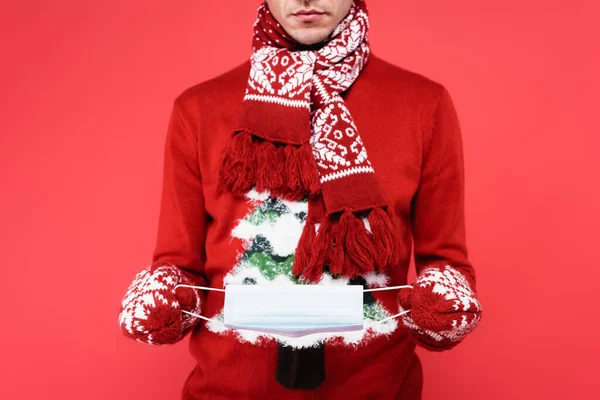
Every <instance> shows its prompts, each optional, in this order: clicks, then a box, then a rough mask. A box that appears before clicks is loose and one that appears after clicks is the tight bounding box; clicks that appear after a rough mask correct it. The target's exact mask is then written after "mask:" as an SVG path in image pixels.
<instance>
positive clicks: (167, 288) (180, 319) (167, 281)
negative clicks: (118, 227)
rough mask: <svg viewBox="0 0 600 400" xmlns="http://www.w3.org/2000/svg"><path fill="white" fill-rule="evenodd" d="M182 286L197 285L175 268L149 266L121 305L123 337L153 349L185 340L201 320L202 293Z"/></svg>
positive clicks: (131, 287)
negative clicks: (148, 345)
mask: <svg viewBox="0 0 600 400" xmlns="http://www.w3.org/2000/svg"><path fill="white" fill-rule="evenodd" d="M178 284H185V285H194V282H192V280H191V279H190V278H188V277H187V276H185V275H184V274H183V272H182V271H181V270H180V269H179V268H178V267H177V266H175V265H173V264H166V265H160V266H152V265H151V266H149V267H147V268H146V269H144V270H143V271H141V272H140V273H138V274H137V275H136V276H135V279H134V280H133V282H132V283H131V285H130V286H129V288H128V290H127V294H126V295H125V297H124V298H123V301H122V303H121V312H120V314H119V324H120V326H121V330H122V331H123V333H124V334H125V335H126V336H128V337H131V338H133V339H135V340H137V341H139V342H143V343H148V344H152V345H164V344H172V343H175V342H177V341H178V340H180V339H181V338H183V336H185V334H186V333H187V331H188V330H189V329H190V328H192V327H193V326H195V325H196V323H197V322H198V321H199V318H197V317H194V316H191V315H189V314H184V313H182V312H181V310H185V311H188V312H193V313H195V314H200V303H201V300H200V291H198V290H197V289H191V288H186V287H180V288H177V290H175V286H176V285H178Z"/></svg>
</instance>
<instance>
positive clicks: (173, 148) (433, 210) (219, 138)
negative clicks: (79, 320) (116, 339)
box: [152, 55, 474, 400]
mask: <svg viewBox="0 0 600 400" xmlns="http://www.w3.org/2000/svg"><path fill="white" fill-rule="evenodd" d="M249 70H250V62H249V61H247V62H245V63H243V64H241V65H239V66H237V67H235V68H234V69H232V70H230V71H228V72H226V73H224V74H222V75H220V76H218V77H216V78H213V79H210V80H208V81H205V82H202V83H200V84H197V85H195V86H193V87H191V88H189V89H187V90H185V91H184V92H183V93H182V94H181V95H179V96H178V97H177V99H176V100H175V102H174V107H173V112H172V116H171V120H170V124H169V128H168V132H167V136H166V145H165V153H164V156H165V159H164V179H163V186H162V198H161V205H160V219H159V226H158V237H157V242H156V248H155V251H154V254H153V260H152V261H153V263H163V262H171V263H174V264H176V265H178V266H179V267H181V268H182V269H183V270H184V271H187V272H189V273H190V276H193V277H194V279H195V280H196V282H197V284H198V285H202V286H212V287H216V288H223V285H224V284H225V283H248V282H250V283H258V284H279V283H283V282H286V279H287V278H286V276H287V274H288V271H287V270H286V268H288V267H289V262H288V261H289V258H286V256H288V255H291V256H293V252H294V248H295V244H296V241H297V239H298V238H299V234H300V232H299V229H300V230H301V227H302V218H303V216H304V215H305V214H303V213H305V211H306V203H301V202H298V203H289V202H287V203H286V202H278V201H277V199H270V200H267V199H266V198H265V197H264V196H260V195H258V194H256V193H254V194H255V196H254V198H251V199H250V198H247V199H244V198H240V197H235V196H234V195H232V194H231V193H229V192H226V191H224V192H219V191H218V190H217V183H218V166H219V157H220V155H221V152H222V150H223V148H224V147H225V145H226V143H227V141H228V140H229V138H230V136H231V133H232V130H233V128H234V122H235V118H236V116H237V115H238V114H239V113H240V111H241V106H242V98H243V96H244V91H245V88H246V83H247V78H248V73H249ZM343 97H344V99H345V102H346V105H347V107H348V109H349V110H350V112H351V113H352V116H353V118H354V121H355V123H356V125H357V127H358V129H359V131H360V134H361V137H362V139H363V141H364V142H365V147H366V148H367V150H368V152H369V159H370V161H371V163H372V165H373V168H374V169H375V176H376V178H377V179H378V181H379V184H380V185H379V186H380V187H381V190H382V191H383V195H384V196H385V198H386V199H387V201H388V204H389V207H390V210H391V214H392V217H393V222H394V224H395V226H396V229H397V235H398V236H397V237H398V238H399V240H400V241H401V243H400V245H401V246H400V247H401V250H402V261H401V263H400V265H398V266H397V268H395V269H393V270H391V271H389V272H388V275H389V276H387V277H386V276H370V277H365V280H366V282H367V284H369V285H370V286H395V285H402V284H406V282H407V271H408V268H409V264H410V257H411V245H412V244H413V243H414V252H415V254H414V257H415V264H416V267H417V271H420V270H421V269H422V268H423V267H424V266H426V265H430V264H432V263H439V264H451V265H452V266H454V267H455V268H457V269H459V270H460V271H461V272H462V273H463V274H465V275H466V276H467V277H469V278H470V279H471V280H472V281H474V273H473V269H472V267H471V264H470V262H469V261H468V259H467V248H466V243H465V222H464V169H463V154H462V141H461V132H460V127H459V122H458V119H457V115H456V112H455V109H454V106H453V103H452V100H451V98H450V96H449V94H448V91H447V90H446V89H445V87H444V86H442V85H441V84H439V83H437V82H435V81H432V80H431V79H428V78H426V77H424V76H422V75H419V74H417V73H414V72H410V71H408V70H405V69H402V68H400V67H397V66H394V65H392V64H390V63H388V62H386V61H384V60H382V59H381V58H378V57H377V56H375V55H371V57H370V59H369V61H368V63H367V65H366V66H365V68H364V70H363V72H362V73H361V75H360V77H359V78H358V79H357V80H356V82H355V83H354V85H353V86H352V87H351V88H350V89H349V90H348V91H347V92H346V93H344V94H343ZM357 190H360V188H357ZM326 283H327V282H326ZM372 293H373V297H372V298H371V300H370V302H369V305H365V320H377V319H382V318H384V317H385V316H389V315H393V314H395V313H397V312H398V305H397V300H396V296H397V292H396V291H394V290H391V291H378V292H372ZM223 300H224V295H223V293H221V292H215V291H210V292H204V294H203V303H202V312H203V314H204V315H205V316H207V317H209V318H219V317H220V314H221V313H222V309H223ZM317 339H319V340H324V343H325V344H324V345H325V374H326V379H325V381H324V382H323V383H322V384H321V385H320V386H319V387H318V388H317V389H315V390H310V391H303V390H291V389H285V388H283V387H282V386H281V385H279V384H278V383H277V381H276V380H275V378H274V376H275V368H276V361H277V348H278V345H277V341H276V340H275V339H273V337H270V336H259V335H258V334H256V333H255V334H252V333H248V332H246V333H240V332H236V331H233V330H230V329H225V328H224V327H223V326H222V325H221V324H219V323H218V322H216V323H206V322H201V323H200V324H199V325H198V326H196V328H195V329H194V330H193V331H192V333H191V335H190V351H191V353H192V354H193V356H194V357H195V359H196V360H197V366H196V368H195V369H194V370H193V371H192V372H191V373H190V375H189V377H188V378H187V380H186V382H185V387H184V390H183V398H184V399H204V398H210V399H227V400H236V399H263V400H264V399H313V398H324V399H347V400H349V399H419V398H420V393H421V385H422V373H421V367H420V363H419V359H418V358H417V356H416V355H415V353H414V349H415V342H414V341H413V340H412V339H411V338H410V337H409V336H408V331H407V330H406V328H404V327H403V325H402V324H401V323H399V322H398V321H396V320H392V321H390V322H388V323H386V324H381V325H380V326H378V328H376V329H365V330H364V331H363V332H362V333H360V334H354V335H346V336H344V337H333V338H332V337H331V336H325V337H320V338H317ZM317 339H315V338H312V339H311V338H310V337H309V338H304V339H302V340H298V341H295V342H294V341H290V342H289V343H288V344H289V345H292V346H296V347H303V346H309V345H311V344H314V343H313V342H314V341H315V340H317ZM311 340H312V342H311Z"/></svg>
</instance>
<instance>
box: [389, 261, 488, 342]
mask: <svg viewBox="0 0 600 400" xmlns="http://www.w3.org/2000/svg"><path fill="white" fill-rule="evenodd" d="M398 301H399V303H400V308H401V310H409V309H410V310H411V311H410V312H409V313H407V314H405V315H403V316H402V323H403V324H404V326H405V327H406V328H408V330H409V331H410V333H411V334H412V335H413V337H414V338H415V339H416V340H417V343H418V344H419V345H420V346H422V347H424V348H427V349H429V350H433V351H442V350H448V349H450V348H452V347H454V346H456V345H457V344H458V343H460V342H461V341H462V339H463V338H464V337H465V336H466V335H467V334H468V333H469V332H471V331H472V330H473V329H475V327H476V326H477V325H478V324H479V321H480V320H481V311H482V309H481V304H480V303H479V301H478V300H477V298H476V296H475V292H474V291H473V290H472V289H471V285H470V284H469V281H468V280H467V278H466V277H465V276H464V275H463V274H461V273H460V272H459V271H458V270H456V269H455V268H452V267H451V266H449V265H446V266H442V267H430V268H426V269H424V270H423V271H422V272H421V274H420V275H419V277H418V278H417V280H416V281H415V283H414V284H413V288H412V289H410V288H409V289H402V290H401V291H400V292H399V294H398Z"/></svg>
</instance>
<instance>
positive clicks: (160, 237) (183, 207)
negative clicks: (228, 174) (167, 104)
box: [152, 98, 207, 286]
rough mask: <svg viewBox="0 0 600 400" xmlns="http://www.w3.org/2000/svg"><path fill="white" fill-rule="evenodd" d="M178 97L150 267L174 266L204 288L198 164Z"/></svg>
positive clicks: (202, 212)
mask: <svg viewBox="0 0 600 400" xmlns="http://www.w3.org/2000/svg"><path fill="white" fill-rule="evenodd" d="M183 115H184V113H182V111H181V107H180V105H179V98H178V99H176V100H175V101H174V103H173V108H172V112H171V117H170V120H169V125H168V129H167V134H166V140H165V144H164V162H163V177H162V192H161V200H160V211H159V220H158V233H157V237H156V245H155V249H154V252H153V255H152V265H153V266H158V265H162V264H174V265H175V266H177V267H179V268H180V269H181V271H182V272H183V273H184V274H185V275H186V276H188V277H189V278H191V279H192V281H193V282H196V284H197V285H200V286H206V284H207V280H206V277H205V275H204V264H205V260H206V253H205V238H206V224H207V214H206V210H205V207H204V195H203V192H202V177H201V176H200V165H199V162H198V147H197V135H196V132H195V129H194V128H193V126H197V125H196V124H194V123H193V122H192V121H190V117H188V118H187V120H186V118H184V117H183Z"/></svg>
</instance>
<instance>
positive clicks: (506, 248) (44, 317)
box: [0, 0, 600, 400]
mask: <svg viewBox="0 0 600 400" xmlns="http://www.w3.org/2000/svg"><path fill="white" fill-rule="evenodd" d="M233 4H234V2H223V1H217V0H211V1H207V0H202V1H199V0H196V1H190V0H181V1H177V2H167V1H163V2H152V1H142V0H137V1H134V0H128V1H116V0H104V1H93V2H92V1H67V0H62V1H60V0H57V1H55V2H48V1H32V0H29V1H27V0H20V1H17V0H13V1H8V2H7V1H0V7H1V9H0V55H1V60H2V62H1V63H0V79H1V81H0V87H1V93H2V98H1V103H2V104H1V108H0V115H1V126H0V132H1V136H0V163H1V165H0V177H1V180H0V184H1V193H2V197H1V202H2V203H1V207H0V221H2V223H1V226H2V229H1V230H0V243H1V244H0V246H1V248H2V252H1V254H2V259H3V260H2V261H3V262H2V272H1V273H2V282H3V283H4V284H3V286H2V289H1V290H0V296H1V297H2V303H1V304H2V305H3V306H2V314H3V315H2V323H1V326H2V328H1V330H0V335H1V343H2V356H1V357H0V365H1V367H0V368H1V369H0V376H1V381H2V383H1V384H0V398H2V399H17V398H18V399H34V398H52V399H59V398H60V399H83V398H85V399H109V398H110V399H134V398H135V399H142V398H144V399H175V398H179V393H180V390H181V387H182V384H183V381H184V379H185V377H186V376H187V373H188V372H189V371H190V369H191V367H192V363H193V361H192V359H191V356H189V355H188V353H187V341H186V342H182V343H179V344H177V345H175V346H173V347H164V348H152V347H150V346H146V345H142V344H139V343H136V342H134V341H130V340H128V339H126V338H125V337H124V336H122V335H121V333H120V331H119V329H118V324H117V313H118V305H119V302H120V300H121V297H122V295H123V294H124V291H125V289H126V287H127V285H128V284H129V282H130V281H131V279H132V278H133V275H134V274H135V273H136V272H137V271H139V270H140V269H142V268H143V267H144V266H145V265H146V263H147V262H148V261H149V257H150V254H151V251H152V249H153V245H154V239H155V232H156V228H157V212H158V205H159V203H158V202H159V190H160V174H161V170H162V158H161V157H162V146H163V141H164V135H165V129H166V126H167V118H168V115H169V111H170V106H171V102H172V100H173V99H174V97H175V96H176V95H177V94H179V93H180V92H181V91H182V90H183V89H185V88H186V87H188V86H191V85H193V84H195V83H197V82H199V81H202V80H204V79H207V78H210V77H212V76H215V75H216V74H218V73H220V72H223V71H224V70H225V69H227V68H229V67H231V66H233V65H236V64H237V63H239V62H242V61H243V60H244V59H245V58H246V57H247V56H248V55H249V51H250V29H251V24H252V22H253V20H254V16H255V9H256V6H257V5H258V1H257V0H253V1H236V2H235V5H233ZM369 4H370V10H371V21H372V30H371V43H372V48H373V50H374V51H375V52H376V53H378V54H379V55H380V56H382V57H384V58H386V59H388V60H390V61H392V62H394V63H396V64H398V65H401V66H403V67H405V68H408V69H411V70H414V71H417V72H420V73H422V74H425V75H426V76H429V77H431V78H432V79H435V80H438V81H440V82H442V83H444V84H445V85H446V86H447V87H448V89H449V90H450V93H451V94H452V96H453V99H454V101H455V103H456V106H457V109H458V112H459V116H460V119H461V124H462V128H463V135H464V146H465V157H466V158H465V163H466V168H467V171H466V172H467V178H466V179H467V181H466V199H467V200H466V201H467V237H468V242H469V250H470V254H469V255H470V258H471V259H472V261H473V263H474V265H475V266H476V268H477V272H478V279H479V292H480V296H481V299H482V302H483V305H484V310H485V315H484V319H483V322H482V324H481V326H480V327H479V328H478V330H477V331H476V332H474V333H473V334H472V335H471V336H470V337H469V338H468V339H467V340H466V341H465V342H464V343H463V344H462V345H461V346H459V347H457V348H456V349H455V350H453V351H451V352H447V353H443V354H431V353H426V352H421V354H422V359H423V363H424V368H425V389H424V393H425V397H424V398H425V399H441V398H443V399H461V400H466V399H491V400H493V399H506V398H515V399H541V398H544V399H562V398H573V399H592V398H600V397H598V396H600V389H599V386H600V384H599V383H598V380H597V378H596V372H597V370H598V360H597V358H598V357H599V355H600V354H599V351H598V350H599V345H598V340H597V338H596V336H597V329H598V327H599V323H598V317H597V316H598V311H597V310H596V308H597V305H598V301H597V298H596V297H595V295H596V294H597V293H598V289H597V288H598V285H597V282H598V279H599V278H600V273H599V272H598V271H599V265H598V264H597V262H598V261H597V257H596V254H595V251H596V250H597V238H598V237H599V233H600V232H599V230H600V229H599V225H600V224H599V222H600V218H599V217H598V205H599V204H600V201H599V200H600V196H599V191H598V187H597V185H598V181H599V180H600V179H598V178H599V174H600V163H599V162H598V149H599V147H600V146H598V144H599V141H600V140H599V138H598V134H599V133H600V129H599V126H598V110H597V107H598V93H599V89H600V87H599V85H598V83H599V82H598V79H597V77H596V74H598V71H599V67H600V65H599V62H598V38H599V37H600V35H599V33H598V31H597V30H596V28H595V26H597V24H598V22H597V21H598V14H597V12H598V6H597V2H596V1H593V0H589V1H584V0H580V1H570V2H564V1H551V0H537V1H533V0H531V1H522V0H521V1H517V0H504V1H481V0H453V1H446V0H421V1H395V0H394V1H392V0H389V1H384V0H370V3H369ZM225 21H226V22H225ZM594 182H596V183H594ZM7 274H8V275H7ZM388 373H389V374H394V371H388Z"/></svg>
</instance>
